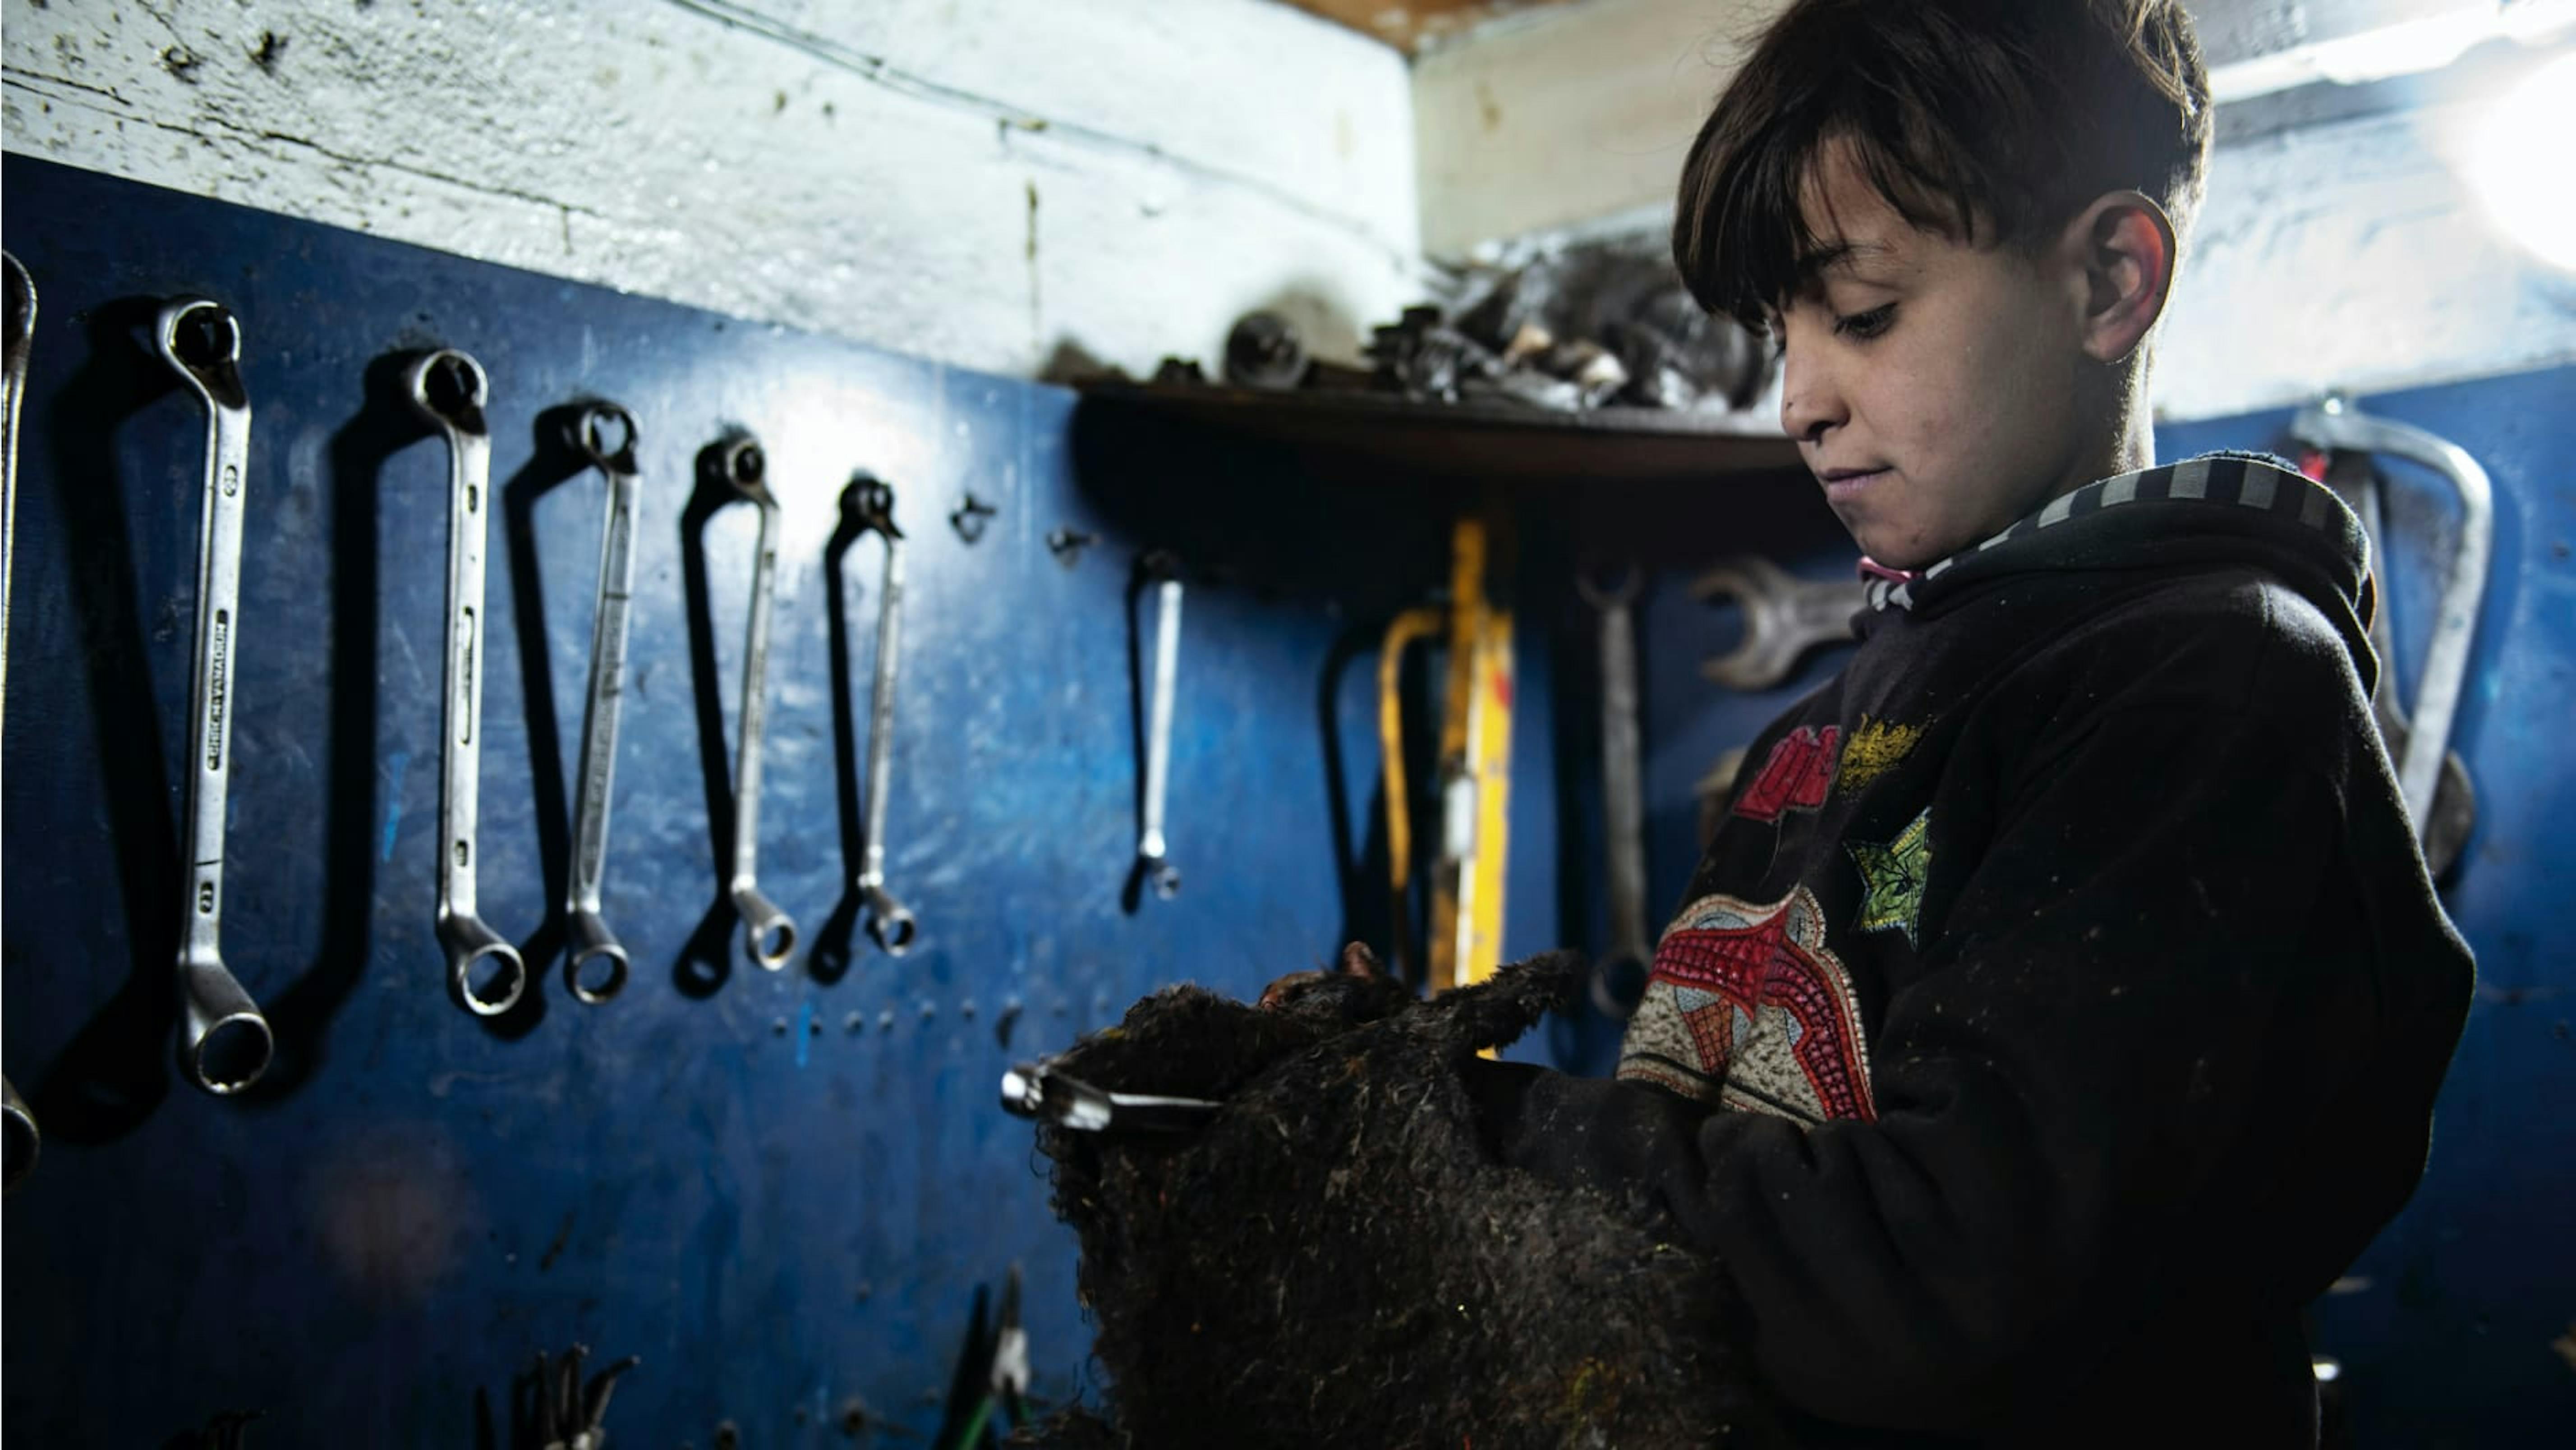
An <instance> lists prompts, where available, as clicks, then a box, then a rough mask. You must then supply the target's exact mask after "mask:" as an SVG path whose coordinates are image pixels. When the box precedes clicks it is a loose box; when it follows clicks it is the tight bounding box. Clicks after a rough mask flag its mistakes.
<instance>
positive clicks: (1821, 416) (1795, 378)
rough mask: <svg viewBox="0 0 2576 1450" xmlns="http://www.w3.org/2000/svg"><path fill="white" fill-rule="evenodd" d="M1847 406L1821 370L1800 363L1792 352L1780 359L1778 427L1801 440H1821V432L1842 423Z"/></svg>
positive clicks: (1839, 391) (1840, 394) (1822, 439)
mask: <svg viewBox="0 0 2576 1450" xmlns="http://www.w3.org/2000/svg"><path fill="white" fill-rule="evenodd" d="M1848 412H1849V410H1848V409H1846V408H1845V407H1844V406H1843V401H1842V393H1841V390H1840V389H1837V388H1835V387H1834V386H1833V385H1832V380H1831V379H1830V378H1828V377H1826V376H1824V375H1823V370H1822V369H1819V368H1814V367H1808V366H1802V365H1800V364H1799V363H1798V362H1797V360H1796V358H1795V355H1794V354H1793V355H1792V356H1790V357H1787V358H1783V359H1782V360H1781V363H1780V427H1781V429H1782V431H1784V432H1786V433H1787V434H1788V435H1789V436H1790V437H1792V438H1795V439H1797V440H1798V441H1799V442H1801V443H1821V442H1823V441H1824V437H1825V432H1826V430H1828V429H1831V428H1837V427H1840V426H1842V424H1843V422H1844V421H1845V419H1846V416H1847V415H1848Z"/></svg>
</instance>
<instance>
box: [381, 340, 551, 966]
mask: <svg viewBox="0 0 2576 1450" xmlns="http://www.w3.org/2000/svg"><path fill="white" fill-rule="evenodd" d="M403 381H404V388H405V391H406V392H407V393H408V394H409V395H410V398H411V405H412V408H413V410H414V411H416V412H418V413H419V414H420V416H421V417H422V418H423V419H424V420H426V421H427V422H428V423H429V425H430V426H431V427H433V428H435V429H437V430H438V431H439V432H440V433H442V434H444V435H446V438H447V458H448V470H447V670H446V691H445V696H444V698H443V700H442V703H441V705H440V707H439V729H440V732H441V733H440V739H439V749H438V838H439V847H438V943H439V945H440V946H442V947H444V948H446V950H447V974H448V977H449V979H450V980H451V981H453V982H454V983H455V985H456V992H457V995H458V996H459V997H460V998H462V999H463V1000H464V1003H465V1006H466V1009H467V1010H468V1011H471V1012H473V1013H475V1014H476V1015H477V1016H482V1017H493V1016H498V1015H499V1014H501V1013H503V1012H507V1011H509V1010H510V1009H511V1008H512V1007H514V1006H517V1005H518V1001H519V994H520V993H521V992H523V991H525V990H526V989H527V985H528V967H527V963H525V962H523V961H521V960H520V958H519V951H518V948H516V947H514V946H512V945H510V944H509V943H508V942H507V941H504V940H502V938H501V934H500V933H499V932H496V931H494V930H492V928H490V927H488V926H485V925H484V924H483V919H482V918H481V917H479V916H477V915H475V910H474V834H475V831H474V826H475V817H476V815H477V814H478V799H479V794H480V784H481V781H482V752H483V736H482V720H483V670H482V666H483V536H484V517H485V515H484V508H483V505H484V502H485V500H486V498H487V497H488V496H489V495H490V493H491V486H490V485H491V475H492V435H491V431H490V429H489V428H488V427H487V426H486V424H485V422H484V417H483V405H484V402H485V401H486V399H487V398H488V397H489V393H490V386H491V384H490V379H488V378H487V377H486V376H485V375H484V372H483V365H482V364H481V363H478V362H476V361H475V360H474V359H473V358H471V357H468V356H466V355H465V354H464V353H461V352H457V351H455V350H454V349H441V350H439V351H437V352H432V353H428V354H426V355H424V356H422V357H420V358H418V359H417V360H415V361H414V362H413V363H412V364H411V366H410V368H408V369H407V370H406V371H405V372H404V374H403ZM478 966H480V967H482V968H483V969H484V972H485V978H486V979H485V980H484V982H483V983H482V986H481V988H480V989H479V990H478V989H477V987H476V984H475V975H476V969H477V967H478Z"/></svg>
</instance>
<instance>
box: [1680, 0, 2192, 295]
mask: <svg viewBox="0 0 2576 1450" xmlns="http://www.w3.org/2000/svg"><path fill="white" fill-rule="evenodd" d="M2209 109H2210V105H2209V77H2208V74H2207V72H2206V71H2205V70H2204V68H2203V66H2202V64H2201V58H2200V41H2199V39H2198V37H2197V36H2196V35H2195V34H2194V32H2193V30H2192V24H2191V17H2190V16H2189V15H2187V14H2185V13H2184V11H2183V7H2182V3H2181V0H1795V3H1793V4H1791V5H1790V6H1789V8H1788V9H1787V10H1786V11H1784V12H1783V13H1782V14H1781V15H1780V17H1779V18H1778V19H1777V20H1776V21H1774V22H1773V23H1772V25H1771V27H1770V29H1769V30H1768V31H1767V32H1765V33H1764V35H1763V37H1762V40H1761V43H1760V44H1759V45H1757V46H1756V47H1755V48H1754V51H1753V54H1752V56H1751V57H1750V58H1749V59H1747V60H1746V62H1745V64H1744V67H1743V69H1742V70H1740V71H1738V72H1737V73H1736V76H1735V79H1734V80H1733V81H1732V82H1731V83H1730V84H1729V85H1728V86H1727V88H1726V91H1725V94H1723V95H1721V96H1719V97H1718V101H1717V106H1716V109H1715V110H1713V111H1711V112H1710V113H1709V118H1708V121H1707V122H1706V124H1704V125H1702V126H1701V127H1700V132H1699V139H1698V140H1697V141H1695V142H1693V143H1692V144H1691V150H1690V157H1689V159H1688V160H1687V161H1685V162H1684V163H1683V164H1682V182H1681V196H1680V203H1679V207H1678V209H1677V211H1676V213H1675V215H1674V218H1673V260H1674V261H1675V262H1676V263H1678V264H1679V265H1680V268H1681V274H1682V280H1683V282H1684V283H1685V284H1686V285H1688V286H1689V288H1690V290H1691V295H1692V296H1694V297H1696V298H1698V299H1699V302H1700V305H1701V306H1703V307H1706V308H1707V309H1709V310H1710V311H1711V312H1718V313H1724V314H1727V315H1729V316H1732V317H1733V318H1735V319H1736V320H1737V321H1739V322H1742V323H1744V324H1745V325H1746V326H1748V327H1751V328H1753V329H1755V330H1756V331H1759V330H1761V327H1762V319H1763V315H1764V313H1765V312H1766V311H1768V310H1769V309H1770V308H1772V307H1775V306H1777V305H1778V304H1779V303H1780V302H1781V301H1782V300H1783V299H1784V298H1788V297H1792V296H1795V295H1796V294H1797V293H1798V291H1799V290H1800V289H1801V288H1802V287H1803V286H1804V285H1805V283H1806V281H1807V279H1806V278H1805V277H1804V276H1802V275H1801V263H1802V262H1803V261H1804V260H1805V259H1807V258H1809V257H1811V256H1812V255H1814V254H1815V252H1816V251H1817V249H1818V245H1819V241H1818V238H1817V237H1816V236H1815V234H1814V233H1813V232H1812V231H1811V230H1810V229H1809V228H1808V226H1807V224H1806V220H1805V218H1804V217H1803V216H1802V215H1801V213H1800V209H1799V201H1800V196H1801V192H1802V191H1803V190H1804V188H1805V185H1806V183H1807V180H1808V178H1809V176H1810V175H1811V173H1812V172H1813V171H1814V169H1815V167H1816V166H1817V164H1818V163H1819V161H1820V160H1821V159H1822V158H1823V155H1824V152H1825V148H1826V147H1827V146H1828V145H1829V144H1832V143H1835V142H1843V143H1847V144H1848V145H1849V146H1850V147H1851V154H1852V156H1853V158H1854V160H1855V162H1856V163H1857V164H1858V166H1859V168H1860V170H1861V173H1862V174H1863V175H1865V176H1866V177H1868V178H1869V180H1870V183H1871V185H1872V186H1874V187H1875V188H1876V189H1877V191H1878V193H1879V194H1880V195H1881V196H1883V197H1885V198H1886V199H1887V202H1888V204H1889V205H1890V206H1892V207H1893V208H1895V210H1896V211H1897V213H1898V214H1899V215H1901V216H1903V217H1904V218H1905V219H1906V220H1907V221H1909V222H1911V223H1913V224H1914V225H1915V226H1917V227H1920V228H1923V229H1925V230H1927V231H1937V232H1940V233H1942V234H1944V235H1947V236H1950V237H1952V238H1954V239H1956V240H1959V241H1962V242H1967V243H1970V244H1979V243H1991V242H2001V243H2005V244H2009V245H2014V246H2020V247H2024V248H2030V247H2035V246H2036V245H2038V243H2039V242H2040V241H2041V240H2042V239H2043V238H2044V237H2046V236H2047V235H2048V234H2049V233H2050V232H2052V231H2053V230H2054V229H2055V228H2056V227H2057V226H2059V225H2060V224H2062V223H2063V222H2064V221H2065V220H2066V219H2067V218H2068V217H2070V216H2073V215H2074V214H2075V213H2076V212H2077V211H2079V210H2081V209H2082V208H2083V207H2084V206H2085V205H2086V204H2087V203H2089V202H2090V201H2092V200H2093V198H2095V197H2097V196H2100V195H2101V194H2103V193H2104V192H2108V191H2117V190H2120V189H2122V188H2130V189H2134V190H2137V191H2141V192H2144V193H2146V194H2147V195H2149V196H2152V197H2154V198H2155V199H2156V200H2157V201H2158V202H2159V203H2161V204H2162V205H2163V207H2164V209H2165V212H2166V214H2167V215H2169V216H2170V217H2172V219H2173V223H2174V227H2175V230H2176V231H2177V232H2179V231H2181V230H2182V229H2183V228H2184V226H2185V224H2186V223H2187V221H2188V220H2189V218H2190V214H2191V212H2192V210H2193V208H2194V207H2196V206H2197V205H2198V204H2199V201H2200V189H2201V171H2202V167H2203V165H2204V163H2205V161H2206V159H2207V157H2208V153H2209V133H2210V115H2209Z"/></svg>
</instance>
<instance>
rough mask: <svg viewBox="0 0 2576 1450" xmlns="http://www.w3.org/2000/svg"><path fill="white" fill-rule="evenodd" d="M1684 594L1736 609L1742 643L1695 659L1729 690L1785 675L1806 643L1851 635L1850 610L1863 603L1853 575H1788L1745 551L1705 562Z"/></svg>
mask: <svg viewBox="0 0 2576 1450" xmlns="http://www.w3.org/2000/svg"><path fill="white" fill-rule="evenodd" d="M1691 597H1692V598H1693V599H1697V600H1699V601H1701V602H1703V603H1706V602H1710V601H1714V600H1719V599H1732V600H1734V601H1735V602H1736V603H1737V604H1739V605H1742V606H1743V608H1744V642H1743V643H1742V644H1739V645H1737V646H1736V647H1735V648H1734V649H1732V650H1730V651H1728V652H1727V653H1725V654H1722V655H1719V656H1718V657H1716V658H1715V659H1712V660H1710V661H1708V662H1707V663H1706V664H1703V665H1701V666H1700V673H1701V674H1703V675H1705V676H1706V677H1707V678H1708V679H1709V680H1710V681H1711V682H1712V683H1715V684H1720V685H1724V686H1726V687H1727V688H1728V689H1730V690H1767V689H1769V688H1771V687H1772V686H1773V685H1776V684H1778V683H1780V682H1781V681H1782V680H1785V679H1787V678H1788V677H1789V672H1790V671H1791V670H1793V669H1796V668H1797V667H1798V659H1799V657H1800V656H1802V655H1804V654H1805V653H1806V652H1807V651H1808V650H1810V649H1813V648H1815V647H1816V646H1817V645H1820V644H1831V643H1833V642H1835V641H1836V640H1846V639H1849V638H1851V637H1852V616H1853V615H1855V614H1858V613H1860V611H1861V610H1862V609H1863V608H1864V607H1866V606H1867V605H1868V603H1869V596H1868V594H1867V592H1866V586H1865V585H1863V584H1862V583H1861V581H1859V580H1857V579H1851V580H1844V579H1830V580H1815V579H1799V578H1794V577H1792V576H1791V575H1790V574H1789V573H1788V571H1786V570H1784V569H1782V568H1781V567H1780V566H1779V565H1777V564H1774V563H1772V562H1771V561H1770V560H1768V559H1764V558H1760V557H1758V556H1756V555H1752V554H1743V555H1738V556H1737V557H1735V558H1731V559H1721V560H1719V561H1718V562H1717V563H1715V564H1713V565H1711V566H1710V567H1709V568H1708V569H1707V570H1705V571H1703V572H1702V573H1701V574H1700V576H1699V578H1698V579H1696V580H1694V581H1692V583H1691Z"/></svg>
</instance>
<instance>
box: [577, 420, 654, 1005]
mask: <svg viewBox="0 0 2576 1450" xmlns="http://www.w3.org/2000/svg"><path fill="white" fill-rule="evenodd" d="M572 441H573V446H574V447H575V448H577V449H579V450H580V452H581V454H582V456H584V457H586V458H588V459H589V460H590V462H591V466H592V467H594V468H597V469H598V470H599V472H600V476H601V477H602V478H604V479H606V480H607V483H608V522H607V524H606V526H605V527H604V528H603V529H602V530H601V533H600V539H599V607H598V611H597V613H596V614H594V615H593V616H592V620H591V628H590V697H589V702H588V703H587V704H586V705H584V706H583V708H582V721H581V785H580V786H579V800H580V803H579V805H578V806H577V807H576V808H575V810H574V813H573V834H572V871H571V873H570V874H571V878H572V891H571V898H572V899H571V900H570V902H568V903H567V904H566V906H565V911H564V916H565V922H566V926H567V928H568V929H569V931H570V934H571V942H570V944H569V945H568V946H567V948H566V949H565V952H564V988H565V990H567V991H569V992H571V993H572V994H573V996H575V997H576V998H579V999H580V1000H581V1001H584V1002H589V1003H594V1004H596V1003H600V1002H605V1001H607V1000H608V999H609V998H611V997H614V996H616V995H617V994H618V992H619V991H621V990H622V989H624V987H625V986H626V948H625V947H623V946H620V945H619V944H618V941H617V937H616V935H615V934H614V933H612V932H610V931H609V929H608V923H607V922H606V921H603V920H601V918H600V914H599V911H600V902H601V892H602V883H603V882H604V880H605V878H606V876H607V868H608V800H609V787H610V785H611V784H612V782H613V779H614V777H615V775H616V773H617V712H618V707H619V705H620V703H621V702H622V701H623V699H624V696H625V693H626V612H627V605H628V603H629V602H630V596H631V595H632V594H633V593H634V589H635V506H636V493H637V490H638V484H637V482H636V476H635V419H634V417H633V415H631V414H629V413H628V412H627V411H626V410H625V409H624V408H621V407H619V406H617V405H616V404H615V403H592V404H590V405H589V406H588V407H586V408H584V409H582V410H581V413H580V414H579V416H578V417H576V418H575V419H574V421H573V440H572ZM593 961H598V962H602V963H605V964H606V967H605V970H604V972H603V974H602V975H600V976H599V977H598V978H597V979H596V980H587V981H586V980H584V977H583V968H584V967H586V966H588V965H589V964H590V963H591V962H593Z"/></svg>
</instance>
